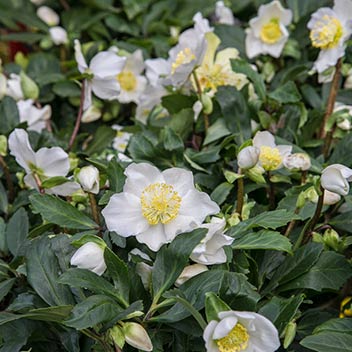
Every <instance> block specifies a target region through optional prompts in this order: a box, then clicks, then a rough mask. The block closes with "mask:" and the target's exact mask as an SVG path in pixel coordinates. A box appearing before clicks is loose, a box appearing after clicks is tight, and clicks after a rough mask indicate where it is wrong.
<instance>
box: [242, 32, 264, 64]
mask: <svg viewBox="0 0 352 352" xmlns="http://www.w3.org/2000/svg"><path fill="white" fill-rule="evenodd" d="M262 52H263V49H262V42H261V41H260V40H259V39H258V38H256V37H255V36H254V33H253V31H252V30H251V29H248V30H247V35H246V55H247V56H248V58H249V59H252V58H253V57H255V56H257V55H259V54H261V53H262Z"/></svg>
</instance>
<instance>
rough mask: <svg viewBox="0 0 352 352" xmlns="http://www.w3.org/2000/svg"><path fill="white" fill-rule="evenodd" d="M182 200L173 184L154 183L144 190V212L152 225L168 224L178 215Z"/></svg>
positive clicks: (142, 197)
mask: <svg viewBox="0 0 352 352" xmlns="http://www.w3.org/2000/svg"><path fill="white" fill-rule="evenodd" d="M181 200H182V198H181V197H180V196H179V194H178V193H177V192H176V191H175V190H174V188H173V187H172V185H168V184H166V183H153V184H151V185H149V186H148V187H146V188H145V189H144V190H143V192H142V195H141V205H142V214H143V216H144V217H145V218H146V219H147V221H148V223H149V224H150V225H157V224H159V223H162V224H167V223H169V222H170V221H171V220H173V219H175V218H176V216H177V215H178V212H179V209H180V206H181Z"/></svg>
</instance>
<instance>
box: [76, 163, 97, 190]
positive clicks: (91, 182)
mask: <svg viewBox="0 0 352 352" xmlns="http://www.w3.org/2000/svg"><path fill="white" fill-rule="evenodd" d="M77 179H78V182H79V183H80V184H81V186H82V188H83V190H85V191H86V192H90V193H94V194H98V193H99V170H98V169H97V168H96V167H95V166H93V165H89V166H84V167H82V169H81V170H80V171H79V173H78V174H77Z"/></svg>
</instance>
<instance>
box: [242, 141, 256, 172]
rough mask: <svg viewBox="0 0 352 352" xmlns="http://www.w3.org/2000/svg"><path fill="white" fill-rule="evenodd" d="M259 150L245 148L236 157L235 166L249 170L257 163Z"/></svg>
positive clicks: (250, 147)
mask: <svg viewBox="0 0 352 352" xmlns="http://www.w3.org/2000/svg"><path fill="white" fill-rule="evenodd" d="M259 153H260V152H259V149H258V148H256V147H252V146H249V147H245V148H243V149H242V150H241V151H240V152H239V153H238V156H237V164H238V166H239V167H240V168H241V169H250V168H252V167H253V166H255V165H256V164H257V163H258V159H259Z"/></svg>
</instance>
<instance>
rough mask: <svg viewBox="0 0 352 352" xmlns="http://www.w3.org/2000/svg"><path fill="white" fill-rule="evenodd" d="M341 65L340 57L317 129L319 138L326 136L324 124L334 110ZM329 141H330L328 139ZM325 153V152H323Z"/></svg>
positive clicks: (327, 147)
mask: <svg viewBox="0 0 352 352" xmlns="http://www.w3.org/2000/svg"><path fill="white" fill-rule="evenodd" d="M341 66H342V59H341V58H340V59H339V60H338V61H337V63H336V66H335V74H334V78H333V80H332V83H331V87H330V94H329V98H328V102H327V104H326V110H325V114H324V118H323V122H322V124H321V126H320V131H319V138H320V139H324V138H325V136H326V131H325V126H326V123H327V121H328V119H329V117H330V115H331V114H332V112H333V110H334V105H335V101H336V95H337V92H338V89H339V80H340V73H341ZM330 143H331V141H330ZM324 145H325V146H324V150H325V149H327V150H329V147H330V144H329V145H328V146H326V145H327V143H326V142H325V143H324ZM324 154H325V153H324Z"/></svg>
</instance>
